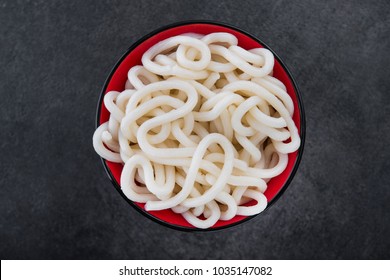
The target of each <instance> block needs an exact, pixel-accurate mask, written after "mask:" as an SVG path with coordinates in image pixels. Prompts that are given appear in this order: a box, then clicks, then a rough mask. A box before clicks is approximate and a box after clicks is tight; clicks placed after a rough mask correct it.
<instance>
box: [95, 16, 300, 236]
mask: <svg viewBox="0 0 390 280" xmlns="http://www.w3.org/2000/svg"><path fill="white" fill-rule="evenodd" d="M188 32H195V33H200V34H209V33H213V32H228V33H231V34H233V35H235V36H236V37H237V38H238V45H239V46H241V47H243V48H245V49H251V48H258V47H264V45H263V44H261V43H260V42H259V41H257V40H256V39H255V38H253V37H251V36H249V35H247V34H244V33H242V32H241V31H239V30H236V29H234V28H231V27H227V26H223V25H219V24H211V23H191V24H184V25H179V26H174V27H169V28H167V29H164V30H162V31H159V32H157V33H154V34H151V35H149V36H147V37H145V38H144V39H141V41H139V42H137V43H136V44H134V45H133V46H132V47H131V48H130V49H129V50H128V51H127V53H126V54H125V55H124V56H123V57H122V58H121V59H120V60H119V61H118V63H117V65H116V66H115V67H114V69H113V71H112V73H111V76H110V77H109V78H108V79H107V82H106V84H105V87H104V89H103V92H104V93H107V92H109V91H112V90H115V91H123V90H124V88H125V82H126V80H127V72H128V70H129V69H130V68H131V67H133V66H135V65H141V58H142V55H143V53H144V52H145V51H147V50H148V49H149V48H150V47H151V46H153V45H155V44H156V43H158V42H159V41H161V40H164V39H166V38H169V37H172V36H176V35H180V34H183V33H188ZM274 77H276V78H278V79H279V80H280V81H282V82H283V83H284V84H285V86H286V87H287V92H288V94H289V95H290V96H291V98H292V100H293V102H294V108H295V110H294V115H293V120H294V122H295V124H296V126H297V128H298V130H299V132H300V134H301V129H302V128H301V123H302V116H301V115H300V108H299V98H298V95H297V92H296V88H295V86H294V84H293V82H292V79H291V77H290V76H289V74H288V73H287V71H286V70H285V68H284V67H283V66H282V64H281V62H280V61H279V59H278V58H277V57H276V56H275V66H274ZM101 101H102V98H101V100H100V104H99V108H98V111H99V110H100V112H98V122H99V123H100V124H101V123H103V122H106V121H108V118H109V112H108V111H107V109H106V108H105V106H104V103H103V102H101ZM300 149H302V145H301V147H300ZM298 152H299V150H298V151H296V152H294V153H291V154H289V161H288V165H287V168H286V169H285V170H284V172H283V173H282V174H280V175H279V176H277V177H274V178H272V179H271V180H270V181H269V182H268V188H267V190H266V192H265V196H266V197H267V199H268V203H269V204H270V202H272V201H273V200H274V199H275V198H276V196H277V195H278V194H279V193H280V192H281V191H282V190H283V189H284V188H285V187H287V184H288V182H287V181H288V180H289V177H290V175H292V172H293V169H294V165H295V164H296V163H297V159H298ZM104 162H105V164H106V167H107V169H108V173H109V176H110V177H111V180H112V181H113V183H114V185H115V186H116V187H117V188H120V185H119V182H120V176H121V172H122V168H123V166H122V164H118V163H113V162H109V161H106V160H104ZM122 195H123V193H122ZM123 196H124V195H123ZM126 199H127V198H126ZM127 200H128V199H127ZM128 201H129V200H128ZM129 202H130V203H131V204H133V206H135V207H136V208H138V210H140V211H142V212H144V214H146V215H148V216H149V217H151V218H153V219H154V220H156V221H159V222H163V223H165V224H167V225H170V226H173V227H177V228H188V229H191V228H194V227H193V226H192V225H191V224H189V223H188V222H187V221H186V220H185V219H184V218H183V217H182V216H181V215H180V214H176V213H174V212H173V211H171V210H163V211H150V212H147V211H145V210H144V204H143V203H137V202H131V201H129ZM249 218H250V217H246V216H238V215H237V216H235V217H234V218H233V219H231V220H229V221H218V222H217V223H216V224H215V225H214V226H213V227H212V228H214V229H216V228H221V227H226V226H230V225H233V224H236V223H239V222H242V221H243V220H245V219H249Z"/></svg>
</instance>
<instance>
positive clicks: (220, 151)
mask: <svg viewBox="0 0 390 280" xmlns="http://www.w3.org/2000/svg"><path fill="white" fill-rule="evenodd" d="M237 44H238V40H237V38H236V37H235V36H233V35H232V34H229V33H222V32H220V33H212V34H208V35H205V36H204V35H201V34H196V33H187V34H183V35H179V36H175V37H171V38H168V39H165V40H163V41H161V42H159V43H157V44H156V45H154V46H152V47H151V48H150V49H149V50H148V51H146V52H145V53H144V55H143V57H142V65H138V66H134V67H132V68H131V69H130V70H129V72H128V80H127V81H126V85H125V90H124V91H122V92H117V91H110V92H108V93H106V94H105V96H104V105H105V107H106V108H107V110H108V111H109V112H110V117H109V120H108V121H107V122H105V123H103V124H101V125H100V126H99V127H98V128H97V129H96V131H95V133H94V135H93V146H94V149H95V150H96V152H97V153H98V154H99V155H100V156H101V157H103V158H104V159H106V160H108V161H112V162H118V163H123V164H124V167H123V170H122V174H121V180H120V184H121V188H122V191H123V193H124V194H125V195H126V196H127V197H128V198H129V199H130V200H132V201H135V202H141V203H145V210H146V211H158V210H163V209H172V211H174V212H175V213H178V214H180V215H182V216H183V217H184V219H186V220H187V221H188V222H189V223H190V224H192V225H193V226H195V227H198V228H209V227H212V226H213V225H215V223H216V222H217V221H218V220H225V221H226V220H230V219H232V218H233V217H235V216H236V215H244V216H250V215H255V214H258V213H260V212H261V211H263V210H264V209H265V208H266V206H267V198H266V197H265V196H264V192H265V191H266V189H267V182H268V181H269V179H271V178H273V177H275V176H278V175H279V174H281V173H282V172H283V171H284V169H285V168H286V166H287V163H288V153H292V152H294V151H296V150H297V149H298V148H299V146H300V137H299V134H298V129H297V127H296V126H295V123H294V121H293V120H292V115H293V113H294V105H293V102H292V99H291V97H290V96H289V95H288V93H287V92H286V87H285V85H284V84H283V83H282V82H281V81H279V80H278V79H276V78H274V77H272V71H273V67H274V57H273V54H272V53H271V52H270V51H269V50H267V49H264V48H256V49H251V50H245V49H243V48H241V47H239V46H238V45H237ZM286 140H287V141H286ZM250 200H254V201H256V203H255V204H254V205H251V206H246V205H245V204H246V203H247V202H248V201H250Z"/></svg>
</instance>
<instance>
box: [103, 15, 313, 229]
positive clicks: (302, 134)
mask: <svg viewBox="0 0 390 280" xmlns="http://www.w3.org/2000/svg"><path fill="white" fill-rule="evenodd" d="M191 24H210V25H217V26H222V27H226V28H230V29H233V30H235V31H237V32H240V33H242V34H244V35H245V36H248V37H249V38H251V39H253V40H255V41H256V42H258V43H260V44H261V45H262V46H263V47H265V48H267V49H268V50H269V51H271V52H272V54H273V55H274V57H275V59H277V60H278V62H279V63H280V65H281V66H282V68H283V70H284V71H285V72H286V74H287V76H288V77H289V79H290V81H291V83H292V85H293V87H294V91H295V93H296V96H297V105H298V109H299V116H300V120H301V121H300V125H301V127H300V138H301V145H300V147H299V149H298V155H297V158H296V160H295V162H294V165H293V168H292V170H291V172H290V174H289V175H288V178H287V180H286V182H285V183H284V185H283V186H282V187H281V188H280V190H279V191H278V193H277V194H276V196H275V197H274V198H273V199H272V200H271V201H270V202H269V203H268V204H267V207H266V208H265V209H264V211H262V212H260V213H258V214H256V215H252V216H247V217H246V218H244V219H242V220H240V221H238V222H235V223H232V224H228V225H224V226H220V227H217V228H206V229H201V228H196V227H194V228H190V227H185V226H181V225H175V224H171V223H169V222H167V221H164V220H162V219H160V218H157V217H155V216H153V215H152V214H150V213H149V212H148V211H146V210H144V209H141V208H140V207H139V206H138V205H136V204H135V203H134V202H133V201H131V200H130V199H128V198H127V197H126V195H125V194H124V193H123V192H122V190H121V186H120V184H118V182H117V181H116V179H115V177H114V176H113V174H112V172H111V170H110V168H109V167H108V166H107V164H106V161H105V159H104V158H102V157H100V159H101V161H102V164H103V167H104V169H105V171H106V173H107V176H108V178H109V179H110V181H111V182H112V184H113V185H114V187H115V189H116V190H117V191H118V192H119V194H120V195H121V196H122V197H123V198H124V199H125V200H126V201H127V202H128V203H129V204H130V205H131V206H132V207H133V208H134V209H135V210H137V212H139V213H141V214H142V215H143V216H145V217H147V218H149V219H150V220H152V221H154V222H157V223H158V224H160V225H163V226H165V227H168V228H171V229H175V230H180V231H185V232H215V231H220V230H224V229H231V228H233V227H235V226H238V225H242V224H243V223H246V222H248V221H249V220H251V219H253V218H255V217H258V216H259V215H261V214H263V213H264V212H266V211H267V210H268V209H269V208H270V207H271V206H272V205H274V204H275V202H276V201H277V200H279V199H280V197H281V196H282V195H283V193H284V192H285V191H286V189H287V188H288V187H289V185H290V183H291V181H292V180H293V178H294V176H295V174H296V172H297V170H298V167H299V163H300V162H301V159H302V155H303V150H304V144H305V137H306V118H305V110H304V108H303V101H302V96H301V92H300V90H299V88H298V85H297V83H296V81H295V79H294V77H293V76H292V74H291V72H290V70H289V69H288V68H287V66H286V64H285V63H284V62H283V60H282V59H281V58H280V57H279V56H278V55H277V54H276V53H275V52H274V51H273V50H272V49H271V48H270V47H269V46H268V45H267V44H266V43H264V41H263V40H261V39H259V38H258V37H256V36H254V35H252V34H250V33H248V32H247V31H244V30H242V29H241V28H238V27H236V26H233V25H230V24H227V23H223V22H219V21H214V20H187V21H178V22H174V23H171V24H168V25H164V26H162V27H159V28H157V29H154V30H153V31H152V32H149V33H148V34H146V35H144V36H142V37H141V38H140V39H138V40H137V41H136V42H135V43H133V44H132V45H131V46H130V47H129V48H128V49H127V50H126V51H125V52H124V54H123V55H121V57H120V58H119V59H118V60H117V62H116V63H115V65H114V66H113V67H112V69H111V71H110V73H109V75H108V77H107V78H106V80H105V82H104V85H103V87H102V89H101V92H100V96H99V100H98V104H97V109H96V120H95V125H96V127H95V129H96V128H98V127H99V126H100V114H101V107H102V103H103V99H104V95H105V92H106V89H107V86H108V84H109V82H110V81H111V78H112V76H113V75H114V73H115V71H116V70H117V68H118V67H119V65H120V64H121V63H122V62H123V60H124V59H125V58H126V57H127V56H128V55H129V54H130V53H131V52H132V51H133V50H134V49H135V48H136V47H138V46H139V45H140V44H142V43H143V42H144V41H146V40H147V39H149V38H151V37H153V36H154V35H156V34H158V33H160V32H162V31H165V30H168V29H171V28H175V27H179V26H183V25H191Z"/></svg>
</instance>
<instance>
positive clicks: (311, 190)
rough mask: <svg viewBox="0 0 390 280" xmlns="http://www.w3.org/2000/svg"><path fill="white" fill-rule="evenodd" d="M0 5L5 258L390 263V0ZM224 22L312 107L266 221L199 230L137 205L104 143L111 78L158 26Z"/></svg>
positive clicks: (0, 203) (0, 231)
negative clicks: (102, 111)
mask: <svg viewBox="0 0 390 280" xmlns="http://www.w3.org/2000/svg"><path fill="white" fill-rule="evenodd" d="M323 2H325V1H299V2H298V1H237V0H234V1H211V0H208V1H43V0H42V1H11V0H10V1H4V0H1V1H0V52H1V54H0V66H1V67H0V77H1V78H0V79H1V82H0V90H1V101H0V120H1V127H0V135H1V141H0V147H1V151H0V154H1V161H0V170H1V177H0V184H1V188H0V195H1V197H0V211H1V212H0V257H1V258H2V259H4V258H6V259H10V258H16V259H20V258H23V259H31V258H39V259H41V258H44V259H52V258H53V259H74V258H75V259H100V258H109V259H110V258H115V259H122V258H129V259H144V258H145V259H152V258H157V259H171V258H179V259H187V258H191V259H198V258H212V259H214V258H216V259H232V258H234V259H248V258H254V259H286V258H287V259H290V258H291V259H318V258H320V259H333V258H335V259H366V258H369V259H382V258H386V259H389V258H390V238H389V237H390V190H389V187H390V174H389V173H390V164H389V162H390V150H389V147H388V146H389V144H390V139H389V138H390V124H389V118H390V92H389V91H390V82H389V81H390V71H389V65H390V59H389V58H390V32H389V26H390V16H389V14H390V2H389V1H386V0H383V1H366V0H361V1H326V3H323ZM188 19H210V20H218V21H223V22H226V23H230V24H233V25H236V26H238V27H240V28H242V29H244V30H247V31H248V32H250V33H253V34H254V35H256V36H259V37H260V38H262V39H263V40H264V41H265V42H266V43H268V44H269V45H270V46H271V47H272V48H273V49H274V50H275V51H276V52H277V53H278V54H280V56H281V57H282V59H284V61H285V62H286V64H287V65H288V66H289V68H290V70H291V71H292V73H293V75H294V76H295V78H296V79H297V81H298V85H299V86H300V89H301V91H302V96H303V101H304V105H305V109H306V117H307V138H306V146H305V153H304V157H303V160H302V162H301V166H300V168H299V170H298V173H297V175H296V177H295V178H294V180H293V182H292V184H291V186H290V187H289V189H288V190H287V191H286V193H285V194H284V195H283V197H282V198H281V199H280V200H279V201H278V202H277V203H276V205H274V206H273V207H272V208H271V209H270V210H269V211H267V212H266V213H264V215H262V216H260V217H258V218H256V219H254V220H252V221H250V222H248V223H246V224H244V225H241V226H238V227H236V228H233V229H230V230H225V231H220V232H212V233H185V232H179V231H174V230H171V229H168V228H165V227H162V226H160V225H158V224H156V223H154V222H152V221H150V220H148V219H146V218H145V217H143V216H142V215H140V214H139V213H137V212H136V211H135V210H134V209H132V208H131V207H129V205H128V204H127V203H126V202H125V201H124V200H123V199H122V198H121V197H120V196H119V194H118V193H117V192H116V191H115V189H114V188H113V187H112V185H111V183H110V181H109V180H108V179H107V176H106V174H105V172H104V171H103V167H102V165H101V162H100V160H99V157H98V156H97V155H96V154H95V152H94V150H93V148H92V140H91V139H92V134H93V131H94V125H95V122H94V121H95V109H96V102H97V99H98V96H99V92H100V89H101V87H102V85H103V82H104V80H105V78H106V76H107V75H108V73H109V71H110V69H111V67H112V66H113V65H114V63H115V62H116V61H117V59H118V58H119V57H120V56H121V54H122V53H123V52H124V51H125V50H126V49H127V48H128V47H129V46H130V45H131V44H132V43H133V42H135V41H136V40H137V39H139V38H140V37H141V36H143V35H144V34H146V33H148V32H150V31H152V30H154V29H156V28H158V27H160V26H162V25H166V24H169V23H172V22H175V21H181V20H188Z"/></svg>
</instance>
